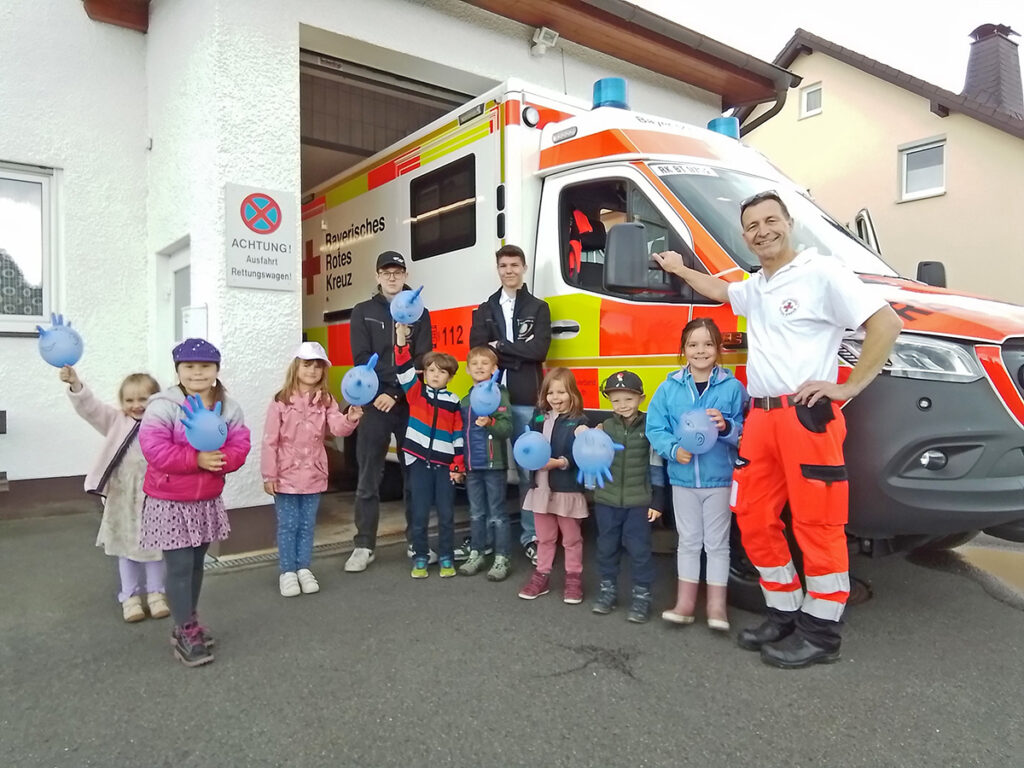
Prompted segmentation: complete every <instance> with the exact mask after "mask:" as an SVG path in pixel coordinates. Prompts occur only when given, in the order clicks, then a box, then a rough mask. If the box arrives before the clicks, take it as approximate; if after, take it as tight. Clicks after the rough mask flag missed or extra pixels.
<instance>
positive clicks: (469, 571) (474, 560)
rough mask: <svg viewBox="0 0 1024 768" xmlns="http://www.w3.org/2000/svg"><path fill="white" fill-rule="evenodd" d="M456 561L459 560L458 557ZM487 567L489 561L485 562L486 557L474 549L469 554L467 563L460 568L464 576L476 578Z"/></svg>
mask: <svg viewBox="0 0 1024 768" xmlns="http://www.w3.org/2000/svg"><path fill="white" fill-rule="evenodd" d="M455 559H456V560H458V559H459V558H458V556H456V558H455ZM485 565H487V561H486V560H484V556H483V555H482V554H480V553H479V552H477V551H476V550H475V549H474V550H472V551H471V552H470V553H469V557H468V558H467V559H466V562H464V563H463V564H462V565H460V566H459V573H461V574H462V575H463V576H476V575H477V574H478V573H480V571H482V570H483V569H484V566H485Z"/></svg>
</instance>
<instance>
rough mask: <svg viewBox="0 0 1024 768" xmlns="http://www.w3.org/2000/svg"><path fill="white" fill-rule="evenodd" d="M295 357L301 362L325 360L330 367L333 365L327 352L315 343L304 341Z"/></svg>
mask: <svg viewBox="0 0 1024 768" xmlns="http://www.w3.org/2000/svg"><path fill="white" fill-rule="evenodd" d="M295 356H296V357H297V358H299V359H300V360H323V361H324V362H325V363H327V364H328V365H330V364H331V358H329V357H328V356H327V351H326V350H325V349H324V348H323V347H322V346H321V345H320V344H318V343H317V342H315V341H304V342H302V343H301V344H299V351H298V352H296V353H295Z"/></svg>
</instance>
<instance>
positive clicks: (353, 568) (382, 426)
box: [345, 251, 434, 572]
mask: <svg viewBox="0 0 1024 768" xmlns="http://www.w3.org/2000/svg"><path fill="white" fill-rule="evenodd" d="M405 279H406V271H405V257H403V256H402V254H400V253H397V252H396V251H385V252H384V253H382V254H381V255H380V256H378V257H377V293H376V294H374V296H373V297H372V298H370V299H367V300H366V301H363V302H360V303H359V304H356V305H355V307H353V308H352V317H351V320H350V323H349V333H350V336H351V345H352V361H353V363H354V364H355V365H363V364H365V363H366V362H367V361H369V359H370V355H372V354H373V353H374V352H376V353H377V356H378V360H377V366H376V368H375V369H374V370H375V371H376V372H377V378H378V379H379V380H380V388H379V389H378V391H377V397H376V399H374V401H373V402H372V403H371V404H370V405H368V406H366V407H364V408H363V419H362V422H361V423H360V425H359V429H358V430H356V461H357V462H358V465H359V479H358V481H357V485H356V504H355V522H356V535H355V540H354V543H355V548H354V549H353V550H352V554H351V555H350V556H349V559H348V561H347V562H346V563H345V570H346V571H349V572H357V571H365V570H366V566H367V565H369V564H370V563H372V562H373V559H374V554H373V550H374V547H375V546H376V544H377V523H378V521H379V519H380V481H381V478H382V477H383V476H384V461H385V460H386V458H387V453H388V445H389V444H390V443H391V436H392V435H394V436H395V439H396V444H397V445H398V450H399V452H401V450H402V441H403V440H404V439H405V431H406V427H407V426H408V424H409V403H408V402H407V401H406V399H405V393H404V391H403V390H402V385H401V384H399V383H398V367H397V366H396V365H395V343H396V338H395V321H394V320H393V319H392V317H391V306H390V305H391V300H392V299H393V298H395V296H397V295H398V294H399V293H401V292H402V291H403V290H405V289H407V288H408V287H409V286H407V285H406V284H405ZM408 344H409V346H410V351H411V353H412V356H413V360H414V361H415V366H416V368H417V369H419V368H421V367H422V365H421V363H422V360H423V355H425V354H426V353H427V352H430V351H431V350H432V349H433V348H434V344H433V341H432V339H431V329H430V313H429V312H428V311H427V310H423V316H422V317H421V318H420V319H419V320H417V321H416V322H415V323H413V325H412V335H411V336H410V337H409V340H408ZM399 459H401V456H399ZM399 464H400V465H402V466H403V469H404V464H403V462H401V461H399ZM406 509H408V505H406ZM406 518H408V513H407V514H406ZM406 523H408V519H407V520H406ZM407 528H408V526H407Z"/></svg>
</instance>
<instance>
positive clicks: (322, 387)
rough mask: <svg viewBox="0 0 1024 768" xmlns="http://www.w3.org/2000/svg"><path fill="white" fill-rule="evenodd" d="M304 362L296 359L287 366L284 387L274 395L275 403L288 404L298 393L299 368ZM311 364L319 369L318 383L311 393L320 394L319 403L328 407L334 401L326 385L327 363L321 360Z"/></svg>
mask: <svg viewBox="0 0 1024 768" xmlns="http://www.w3.org/2000/svg"><path fill="white" fill-rule="evenodd" d="M304 362H305V360H302V359H301V358H298V357H296V358H293V359H292V362H291V364H290V365H289V366H288V371H287V372H286V373H285V375H284V386H283V387H281V389H280V391H279V392H278V393H277V394H276V395H274V399H275V400H276V401H277V402H279V403H290V402H291V399H292V395H294V394H295V393H296V392H298V391H299V366H301V365H302V364H303V363H304ZM313 362H314V363H316V367H317V368H319V369H320V383H319V384H317V385H316V386H315V387H314V388H313V392H319V393H320V402H322V403H323V404H324V405H330V403H331V402H332V401H333V400H334V395H332V394H331V390H330V388H329V387H328V384H327V363H325V362H324V361H323V360H314V361H313ZM310 394H312V393H310Z"/></svg>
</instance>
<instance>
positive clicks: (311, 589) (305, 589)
mask: <svg viewBox="0 0 1024 768" xmlns="http://www.w3.org/2000/svg"><path fill="white" fill-rule="evenodd" d="M295 575H296V576H297V577H298V579H299V589H301V590H302V594H304V595H312V594H314V593H315V592H319V591H320V582H319V581H317V580H316V576H314V575H313V572H312V571H311V570H309V568H300V569H299V570H298V572H297V573H296V574H295Z"/></svg>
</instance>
